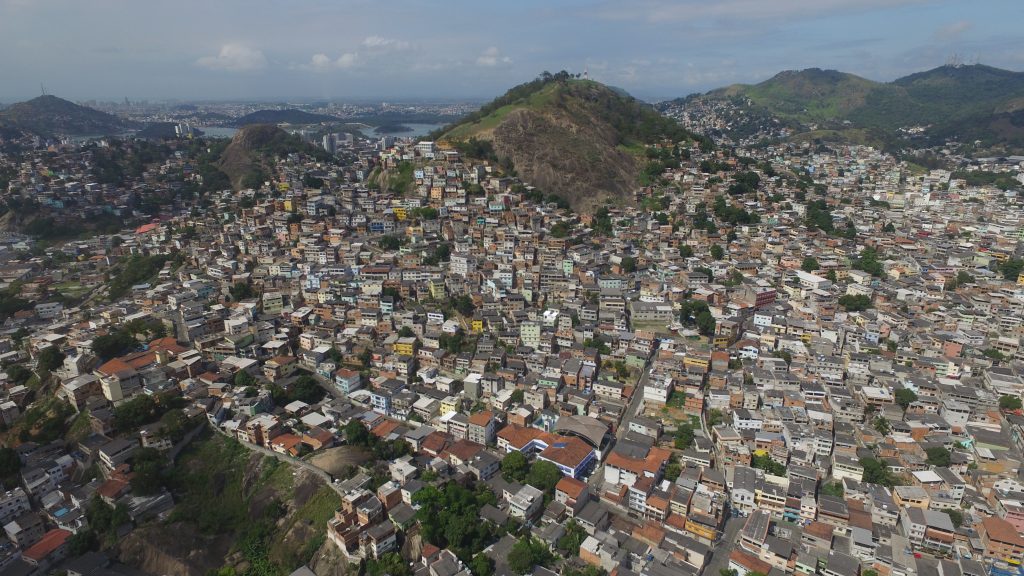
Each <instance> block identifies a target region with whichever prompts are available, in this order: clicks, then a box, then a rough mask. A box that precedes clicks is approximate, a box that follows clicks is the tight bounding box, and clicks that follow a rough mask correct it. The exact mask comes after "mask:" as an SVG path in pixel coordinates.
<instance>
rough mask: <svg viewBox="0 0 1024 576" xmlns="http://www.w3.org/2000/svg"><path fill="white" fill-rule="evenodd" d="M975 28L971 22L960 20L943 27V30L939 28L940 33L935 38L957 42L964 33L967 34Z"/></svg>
mask: <svg viewBox="0 0 1024 576" xmlns="http://www.w3.org/2000/svg"><path fill="white" fill-rule="evenodd" d="M973 27H974V24H972V23H971V22H969V21H967V20H960V21H958V22H953V23H951V24H947V25H946V26H943V27H942V28H939V29H938V31H937V32H936V33H935V37H936V38H938V39H939V40H946V41H949V40H955V39H957V38H959V37H960V36H961V35H962V34H963V33H964V32H967V31H968V30H970V29H971V28H973Z"/></svg>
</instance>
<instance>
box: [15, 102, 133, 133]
mask: <svg viewBox="0 0 1024 576" xmlns="http://www.w3.org/2000/svg"><path fill="white" fill-rule="evenodd" d="M0 125H2V126H7V127H11V128H18V129H21V130H25V131H27V132H32V133H35V134H39V135H42V136H53V135H72V136H103V135H108V134H118V133H120V132H123V131H125V130H127V129H130V128H133V127H135V124H134V123H133V122H130V121H127V120H124V119H122V118H118V117H117V116H114V115H112V114H107V113H106V112H100V111H99V110H95V109H93V108H88V107H85V106H79V105H78V104H75V103H74V102H69V101H67V100H64V99H63V98H58V97H56V96H38V97H36V98H33V99H31V100H29V101H27V102H19V103H18V104H13V105H11V106H8V107H7V108H5V109H3V110H0Z"/></svg>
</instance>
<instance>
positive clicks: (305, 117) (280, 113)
mask: <svg viewBox="0 0 1024 576" xmlns="http://www.w3.org/2000/svg"><path fill="white" fill-rule="evenodd" d="M324 122H341V119H340V118H335V117H334V116H328V115H326V114H313V113H311V112H305V111H303V110H298V109H295V108H288V109H285V110H257V111H255V112H252V113H249V114H246V115H245V116H242V117H241V118H238V119H237V120H235V121H234V122H233V124H234V125H235V126H249V125H252V124H321V123H324Z"/></svg>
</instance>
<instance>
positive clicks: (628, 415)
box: [615, 358, 651, 440]
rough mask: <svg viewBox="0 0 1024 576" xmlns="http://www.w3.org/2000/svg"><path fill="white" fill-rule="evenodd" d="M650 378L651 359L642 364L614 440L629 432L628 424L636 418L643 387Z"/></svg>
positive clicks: (620, 438)
mask: <svg viewBox="0 0 1024 576" xmlns="http://www.w3.org/2000/svg"><path fill="white" fill-rule="evenodd" d="M650 377H651V359H650V358H648V359H647V363H646V364H644V371H643V374H641V375H640V379H639V380H637V381H636V388H634V389H633V397H632V398H630V399H629V405H628V406H626V411H625V412H624V413H623V414H622V418H621V419H620V420H619V428H618V429H617V430H616V431H615V440H622V437H623V436H625V435H626V432H628V431H629V422H630V420H632V419H633V418H635V417H636V414H637V412H638V411H639V410H640V406H641V405H642V404H643V402H644V386H646V385H647V380H648V379H649V378H650Z"/></svg>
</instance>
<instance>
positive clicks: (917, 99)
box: [659, 65, 1024, 150]
mask: <svg viewBox="0 0 1024 576" xmlns="http://www.w3.org/2000/svg"><path fill="white" fill-rule="evenodd" d="M714 101H719V102H725V101H727V102H730V103H732V104H735V105H737V106H738V108H739V109H740V110H741V111H742V112H743V113H745V114H753V115H755V116H756V115H759V114H766V115H769V116H771V117H774V118H775V119H776V120H778V121H781V122H782V123H784V124H786V125H788V126H790V127H791V128H793V129H794V130H795V131H796V132H797V133H810V134H812V135H813V136H814V137H816V138H825V139H841V140H849V141H854V142H866V143H871V144H876V145H882V146H886V147H888V148H895V147H898V146H899V145H900V143H901V142H902V141H903V140H907V139H912V140H918V141H919V143H921V144H927V145H935V144H942V143H943V142H945V141H946V140H947V139H956V140H959V141H961V142H968V143H970V142H973V141H975V140H978V141H981V143H982V145H985V146H1009V147H1010V148H1011V149H1016V150H1020V149H1022V148H1024V73H1021V72H1011V71H1008V70H1000V69H998V68H992V67H990V66H984V65H972V66H960V65H950V66H941V67H939V68H935V69H932V70H928V71H925V72H919V73H916V74H911V75H909V76H906V77H903V78H899V79H897V80H895V81H893V82H888V83H885V82H875V81H872V80H868V79H865V78H861V77H859V76H855V75H853V74H847V73H843V72H838V71H835V70H820V69H817V68H811V69H807V70H801V71H785V72H780V73H779V74H777V75H775V76H774V77H772V78H771V79H769V80H766V81H764V82H761V83H760V84H754V85H744V84H737V85H733V86H729V87H726V88H720V89H718V90H713V91H711V92H708V93H706V94H698V95H693V96H689V97H687V98H683V99H679V100H675V101H673V102H669V103H663V104H661V105H659V107H661V108H663V109H667V108H670V107H672V106H687V105H692V104H695V103H701V102H704V103H707V102H714ZM910 128H918V129H923V131H921V132H920V133H919V134H914V135H911V134H909V133H908V130H907V129H910ZM901 129H902V130H901Z"/></svg>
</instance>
